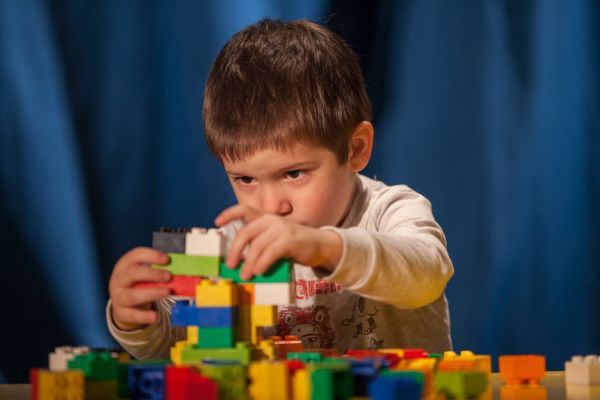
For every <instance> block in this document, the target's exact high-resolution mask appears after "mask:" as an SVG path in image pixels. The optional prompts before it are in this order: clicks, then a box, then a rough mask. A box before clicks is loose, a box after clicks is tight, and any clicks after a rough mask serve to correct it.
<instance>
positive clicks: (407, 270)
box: [322, 187, 454, 309]
mask: <svg viewBox="0 0 600 400" xmlns="http://www.w3.org/2000/svg"><path fill="white" fill-rule="evenodd" d="M372 201H373V202H374V204H370V205H368V207H367V213H369V214H370V215H366V217H367V220H371V222H370V223H369V225H371V226H372V228H373V229H367V228H362V227H351V228H336V227H330V226H328V227H323V228H322V229H328V230H332V231H334V232H337V233H338V234H339V235H340V236H341V238H342V241H343V251H342V255H341V258H340V261H339V263H338V265H337V266H336V268H335V269H334V271H333V272H332V273H331V274H329V275H327V276H324V277H323V279H325V280H330V281H333V282H335V283H339V284H340V285H342V286H343V287H344V288H345V289H347V290H351V291H353V292H355V293H357V294H359V295H361V296H363V297H365V298H368V299H372V300H376V301H380V302H383V303H387V304H391V305H393V306H395V307H398V308H401V309H415V308H419V307H423V306H426V305H428V304H430V303H432V302H434V301H435V300H437V299H438V298H439V297H440V296H441V295H442V294H443V293H444V290H445V288H446V284H447V282H448V280H449V279H450V278H451V277H452V275H453V273H454V268H453V266H452V262H451V260H450V257H449V256H448V251H447V249H446V239H445V237H444V234H443V232H442V229H441V228H440V226H439V225H438V224H437V223H436V222H435V220H434V218H433V214H432V212H431V204H430V203H429V201H428V200H427V199H426V198H425V197H423V196H421V195H419V194H418V193H416V192H414V191H412V190H410V189H409V188H407V187H403V188H402V187H395V188H390V190H388V192H387V193H385V194H383V195H381V196H377V198H376V199H375V200H372Z"/></svg>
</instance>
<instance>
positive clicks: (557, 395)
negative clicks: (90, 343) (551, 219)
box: [0, 372, 600, 400]
mask: <svg viewBox="0 0 600 400" xmlns="http://www.w3.org/2000/svg"><path fill="white" fill-rule="evenodd" d="M491 383H492V393H493V398H494V399H501V398H502V397H508V396H509V395H513V396H511V397H510V398H512V399H516V398H520V399H544V398H545V399H548V400H561V399H577V400H582V399H600V385H596V386H575V385H565V373H564V372H547V373H546V377H545V378H544V380H543V381H542V385H541V386H537V387H536V386H533V387H530V386H511V387H507V386H505V385H504V384H503V381H502V379H501V378H500V376H499V375H498V374H497V373H494V374H492V377H491ZM29 395H30V388H29V385H28V384H4V385H0V399H15V400H18V399H29ZM501 395H502V396H501ZM517 396H518V397H517Z"/></svg>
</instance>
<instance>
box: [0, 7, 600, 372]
mask: <svg viewBox="0 0 600 400" xmlns="http://www.w3.org/2000/svg"><path fill="white" fill-rule="evenodd" d="M264 16H271V17H275V18H282V19H295V18H309V19H312V20H315V21H317V22H321V23H324V24H326V25H327V26H329V27H331V28H332V29H334V30H335V31H336V32H338V33H339V34H340V35H341V36H342V37H344V38H345V39H346V40H347V41H348V42H349V43H350V44H351V45H352V47H353V48H354V49H355V50H356V51H357V52H358V53H359V54H360V56H361V62H362V67H363V71H364V73H365V77H366V82H367V85H368V90H369V93H370V96H371V99H372V101H373V104H374V108H375V114H374V124H375V127H376V141H375V153H374V156H373V159H372V162H371V164H370V166H369V167H368V170H367V171H366V172H367V174H368V175H371V176H373V175H376V176H377V177H378V178H379V179H381V180H384V181H385V182H387V183H389V184H394V183H406V184H408V185H410V186H412V187H413V188H414V189H416V190H418V191H420V192H421V193H423V194H425V195H426V196H427V197H428V198H429V199H430V200H431V201H432V203H433V206H434V212H435V215H436V218H437V219H438V220H439V222H440V223H441V225H442V227H443V228H444V230H445V233H446V236H447V238H448V242H449V250H450V254H451V257H452V259H453V261H454V265H455V269H456V275H455V277H454V278H453V279H452V281H451V283H450V285H449V286H448V290H447V294H448V298H449V301H450V307H451V316H452V330H453V338H454V343H455V347H456V349H471V350H474V351H476V352H479V353H488V354H492V355H494V356H497V355H498V354H509V353H540V354H546V355H547V356H548V367H549V368H550V369H562V362H564V361H565V359H567V358H568V357H570V355H572V354H577V353H600V349H599V345H600V318H598V315H599V313H598V311H599V307H598V306H599V303H600V298H599V297H600V291H599V290H598V289H599V286H600V285H599V282H600V268H599V267H600V261H599V259H600V251H599V250H598V246H597V243H598V240H599V233H598V232H599V230H598V223H599V222H600V211H599V210H598V205H599V204H600V165H599V164H600V154H599V153H600V116H599V115H600V114H599V111H600V82H599V77H600V65H599V61H600V29H599V26H600V6H599V5H598V2H596V1H593V0H589V1H584V0H574V1H568V0H562V1H561V0H550V1H542V0H539V1H517V0H505V1H500V0H498V1H493V0H484V1H452V2H448V1H431V0H424V1H399V2H396V1H391V0H390V1H373V2H363V3H362V4H358V3H357V4H356V5H352V4H349V2H348V3H346V2H343V1H341V0H339V1H330V2H327V1H314V0H313V1H302V2H298V1H293V0H289V1H266V0H265V1H248V2H245V1H232V0H229V1H214V2H192V1H174V2H168V1H158V0H156V1H134V0H131V1H117V0H113V1H102V2H92V1H90V2H83V1H75V0H56V1H41V0H38V1H36V0H25V1H20V0H1V1H0V193H1V195H0V228H1V229H0V250H1V254H2V256H1V259H2V261H1V271H2V279H1V282H2V289H1V290H0V300H1V301H0V313H1V314H0V320H1V321H2V323H1V326H2V329H0V351H1V353H0V382H1V381H3V380H8V381H11V382H18V381H25V380H26V379H27V378H26V373H27V368H28V367H31V366H43V365H45V363H46V362H47V358H46V357H47V354H48V352H49V351H51V350H52V349H53V348H54V346H56V345H62V344H88V345H93V346H113V345H114V343H113V342H112V341H111V338H110V336H109V334H108V332H107V329H106V326H105V321H104V306H105V302H106V300H107V283H108V278H109V276H110V272H111V270H112V267H113V265H114V263H115V261H116V260H117V259H118V257H119V256H120V255H121V254H123V253H124V252H125V251H127V250H128V249H130V248H132V247H133V246H137V245H149V244H150V239H151V232H152V231H153V230H157V229H158V228H159V227H160V226H165V225H172V226H191V225H196V226H211V225H212V221H213V218H214V217H215V216H216V214H217V213H218V212H219V211H220V210H221V209H223V208H224V207H226V206H228V205H230V204H232V203H233V202H234V198H233V195H232V192H231V190H230V188H229V187H228V183H227V181H226V179H225V175H224V174H223V173H222V171H221V170H220V166H219V163H218V162H217V161H216V160H215V159H213V157H212V156H211V155H210V153H209V151H208V149H207V147H206V145H205V144H204V142H203V137H202V128H201V120H200V107H201V101H202V91H203V87H204V82H205V80H206V77H207V73H208V69H209V67H210V65H211V62H212V60H213V59H214V57H215V56H216V54H217V53H218V51H219V50H220V48H221V47H222V46H223V45H224V44H225V42H226V41H227V39H228V38H229V37H230V36H231V35H232V34H233V33H235V32H236V31H238V30H239V29H241V28H242V27H244V26H246V25H248V24H250V23H253V22H256V21H257V20H259V19H260V18H262V17H264Z"/></svg>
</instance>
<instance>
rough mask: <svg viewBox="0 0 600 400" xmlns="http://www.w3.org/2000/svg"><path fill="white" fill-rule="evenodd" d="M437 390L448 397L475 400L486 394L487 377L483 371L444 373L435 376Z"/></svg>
mask: <svg viewBox="0 0 600 400" xmlns="http://www.w3.org/2000/svg"><path fill="white" fill-rule="evenodd" d="M435 388H436V390H437V391H438V392H442V393H445V394H446V396H447V397H454V398H459V399H467V398H474V397H478V396H479V395H481V394H482V393H483V392H485V389H486V388H487V376H486V374H485V372H482V371H442V372H438V373H436V374H435Z"/></svg>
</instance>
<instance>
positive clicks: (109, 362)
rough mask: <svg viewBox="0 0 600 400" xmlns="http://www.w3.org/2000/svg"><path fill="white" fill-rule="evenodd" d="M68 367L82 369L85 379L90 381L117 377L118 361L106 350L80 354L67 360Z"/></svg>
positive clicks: (115, 378)
mask: <svg viewBox="0 0 600 400" xmlns="http://www.w3.org/2000/svg"><path fill="white" fill-rule="evenodd" d="M68 368H69V369H79V370H81V371H83V374H84V375H85V379H86V380H91V381H108V380H117V379H118V378H119V362H118V361H117V359H116V358H113V357H111V355H110V353H108V352H106V351H101V352H90V353H86V354H80V355H78V356H76V357H75V358H74V359H72V360H70V361H69V363H68Z"/></svg>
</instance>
